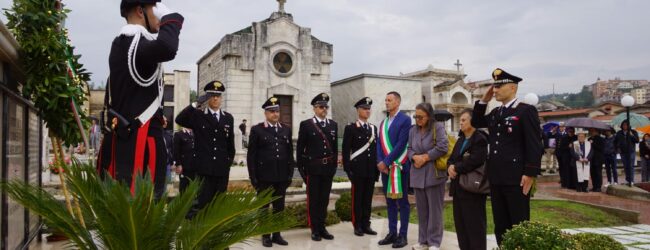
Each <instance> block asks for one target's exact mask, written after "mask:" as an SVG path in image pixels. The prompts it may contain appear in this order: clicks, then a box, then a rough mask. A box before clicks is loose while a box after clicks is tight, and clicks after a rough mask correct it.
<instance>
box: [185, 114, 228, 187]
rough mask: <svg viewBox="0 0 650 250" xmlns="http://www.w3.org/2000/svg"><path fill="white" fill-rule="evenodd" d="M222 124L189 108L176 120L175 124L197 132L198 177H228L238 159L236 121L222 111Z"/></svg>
mask: <svg viewBox="0 0 650 250" xmlns="http://www.w3.org/2000/svg"><path fill="white" fill-rule="evenodd" d="M220 112H221V115H220V117H221V118H220V119H219V122H217V120H216V119H215V118H214V117H213V116H212V115H211V114H210V112H209V111H208V110H207V108H206V110H204V111H202V110H200V109H196V108H194V107H192V106H188V107H187V108H185V109H183V111H181V112H180V113H179V114H178V116H176V123H178V124H179V125H181V126H182V127H185V128H190V129H192V132H194V148H195V150H196V161H195V162H196V166H197V173H198V174H200V175H207V176H218V177H223V176H228V175H229V174H230V166H231V165H232V162H233V159H234V157H235V133H234V132H233V129H235V128H234V127H233V121H234V119H233V117H232V115H230V113H228V112H224V111H223V110H222V111H220Z"/></svg>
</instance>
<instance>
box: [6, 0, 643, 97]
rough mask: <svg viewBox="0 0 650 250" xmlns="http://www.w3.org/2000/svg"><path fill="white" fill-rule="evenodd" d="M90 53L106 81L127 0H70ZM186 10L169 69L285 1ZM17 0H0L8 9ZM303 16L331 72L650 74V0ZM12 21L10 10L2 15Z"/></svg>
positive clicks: (76, 34)
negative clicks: (325, 46)
mask: <svg viewBox="0 0 650 250" xmlns="http://www.w3.org/2000/svg"><path fill="white" fill-rule="evenodd" d="M63 2H64V3H65V4H67V7H68V8H69V9H71V10H72V13H70V15H69V18H68V20H67V22H66V24H67V27H68V28H69V30H70V36H71V37H70V38H71V40H72V42H73V44H74V45H75V46H76V47H77V51H76V52H77V53H80V54H82V58H81V62H82V63H84V64H85V66H86V68H87V69H89V70H90V71H91V72H92V73H93V78H92V79H93V81H94V82H97V83H100V82H102V81H103V80H104V79H106V77H107V75H108V65H107V62H108V53H109V49H110V44H111V41H112V39H113V38H114V37H115V36H116V34H117V33H118V31H119V29H120V27H121V26H122V25H124V23H125V21H124V19H122V18H121V17H120V16H119V1H118V0H64V1H63ZM163 2H164V3H165V4H166V5H167V6H168V7H169V8H171V9H172V10H174V11H177V12H179V13H181V14H182V15H184V16H185V24H184V26H183V30H182V31H181V41H180V48H179V51H178V55H177V57H176V59H175V60H174V61H172V62H169V63H166V64H165V69H166V70H168V71H169V70H173V69H182V70H190V71H192V79H191V86H192V88H193V89H194V88H195V86H196V61H197V60H198V59H199V58H200V57H201V56H202V55H204V54H205V53H206V52H207V51H208V50H209V49H210V48H212V47H213V46H214V45H215V44H216V43H217V42H218V41H219V40H220V39H221V38H222V37H223V36H224V35H225V34H227V33H232V32H234V31H237V30H240V29H242V28H245V27H247V26H249V25H251V23H252V22H254V21H261V20H263V19H266V18H267V17H269V16H270V14H271V13H272V12H273V11H276V10H277V2H276V1H274V0H210V1H207V0H204V1H197V0H184V1H179V0H173V1H172V0H166V1H163ZM10 5H11V1H9V0H0V7H2V8H8V7H10ZM286 11H287V12H289V13H291V14H292V15H293V17H294V21H295V22H296V23H297V24H298V25H300V26H304V27H309V28H311V29H312V35H314V36H316V37H318V38H319V39H320V40H323V41H326V42H329V43H331V44H333V45H334V63H333V64H332V68H331V72H332V74H331V80H332V81H336V80H339V79H342V78H346V77H349V76H352V75H357V74H360V73H373V74H388V75H398V74H399V73H400V72H403V73H407V72H412V71H417V70H421V69H424V68H426V67H427V66H428V65H429V64H431V65H433V66H434V67H436V68H443V69H455V66H454V63H455V62H456V59H460V61H461V63H462V64H463V67H464V69H465V73H466V74H468V76H467V79H466V80H483V79H488V78H489V77H490V75H491V72H492V70H493V69H494V68H496V67H501V68H503V69H505V70H506V71H508V72H510V73H512V74H514V75H518V76H520V77H522V78H524V83H523V84H521V86H520V93H528V92H535V93H538V94H548V93H551V92H552V86H553V84H555V86H556V87H555V88H556V92H557V93H561V92H575V91H578V90H579V89H580V88H581V86H582V85H585V84H589V83H593V82H594V81H595V80H596V79H597V78H598V77H600V78H603V79H610V78H611V79H613V78H615V77H621V78H624V79H650V1H647V0H574V1H561V0H546V1H519V0H511V1H505V0H503V1H484V0H475V1H469V0H466V1H433V0H408V1H406V0H318V1H317V0H300V1H298V0H288V1H287V4H286ZM2 20H3V21H4V22H6V18H4V17H2Z"/></svg>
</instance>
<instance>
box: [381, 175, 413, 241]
mask: <svg viewBox="0 0 650 250" xmlns="http://www.w3.org/2000/svg"><path fill="white" fill-rule="evenodd" d="M409 180H410V178H409V174H408V173H404V172H402V191H403V192H404V193H403V195H402V198H399V199H390V198H388V197H386V205H387V206H388V231H389V233H393V234H397V213H398V212H399V218H400V227H399V236H404V237H406V233H407V232H408V229H409V216H410V214H411V204H409V198H408V193H407V192H408V190H409ZM381 182H382V184H383V186H384V187H383V190H384V195H385V194H386V190H387V189H386V188H387V187H388V175H385V174H381Z"/></svg>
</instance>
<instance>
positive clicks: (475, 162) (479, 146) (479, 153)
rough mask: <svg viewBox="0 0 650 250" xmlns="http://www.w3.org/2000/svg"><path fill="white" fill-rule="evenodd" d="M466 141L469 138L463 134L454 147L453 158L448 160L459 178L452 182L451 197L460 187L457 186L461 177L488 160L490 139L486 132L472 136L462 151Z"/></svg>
mask: <svg viewBox="0 0 650 250" xmlns="http://www.w3.org/2000/svg"><path fill="white" fill-rule="evenodd" d="M465 140H467V138H465V135H464V134H463V133H462V132H461V133H460V135H459V137H458V140H457V141H456V145H454V149H453V151H452V153H451V156H450V157H449V160H447V165H454V168H455V169H456V173H457V174H458V176H456V178H455V179H453V180H452V181H451V188H450V189H449V195H454V192H455V190H456V188H457V187H458V186H457V185H459V184H458V178H459V176H460V175H463V174H467V173H469V172H472V171H474V170H475V169H477V168H479V167H481V166H483V164H485V160H486V159H487V150H488V139H487V134H486V133H485V132H483V131H481V130H476V131H475V132H474V134H472V137H470V138H469V141H468V142H467V145H466V146H465V148H464V149H463V151H460V148H461V147H462V146H463V143H464V142H465ZM464 155H468V157H463V156H464Z"/></svg>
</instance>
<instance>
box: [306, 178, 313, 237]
mask: <svg viewBox="0 0 650 250" xmlns="http://www.w3.org/2000/svg"><path fill="white" fill-rule="evenodd" d="M306 178H307V225H308V226H309V228H311V214H309V176H307V177H306ZM311 229H312V230H313V228H311Z"/></svg>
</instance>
